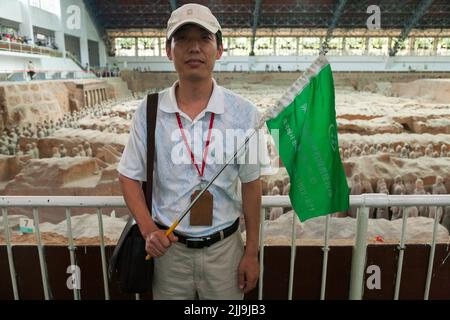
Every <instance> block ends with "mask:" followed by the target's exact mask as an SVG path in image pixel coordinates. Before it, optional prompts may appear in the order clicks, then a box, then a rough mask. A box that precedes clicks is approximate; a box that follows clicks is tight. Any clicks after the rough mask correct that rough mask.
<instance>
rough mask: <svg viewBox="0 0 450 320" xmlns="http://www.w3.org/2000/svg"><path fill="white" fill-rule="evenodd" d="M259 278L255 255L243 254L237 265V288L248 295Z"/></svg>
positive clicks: (257, 262)
mask: <svg viewBox="0 0 450 320" xmlns="http://www.w3.org/2000/svg"><path fill="white" fill-rule="evenodd" d="M258 278H259V261H258V256H257V255H249V254H244V256H243V257H242V259H241V262H240V263H239V288H240V289H241V290H244V293H248V292H250V291H251V290H253V289H254V288H255V287H256V282H257V281H258Z"/></svg>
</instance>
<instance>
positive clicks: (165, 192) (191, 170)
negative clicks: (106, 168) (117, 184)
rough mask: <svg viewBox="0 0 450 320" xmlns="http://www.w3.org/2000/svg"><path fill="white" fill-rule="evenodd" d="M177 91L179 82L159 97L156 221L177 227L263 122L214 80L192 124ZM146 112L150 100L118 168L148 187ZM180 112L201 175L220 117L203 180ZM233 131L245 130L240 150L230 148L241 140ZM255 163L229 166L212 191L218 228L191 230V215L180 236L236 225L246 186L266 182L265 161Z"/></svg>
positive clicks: (140, 112) (134, 124)
mask: <svg viewBox="0 0 450 320" xmlns="http://www.w3.org/2000/svg"><path fill="white" fill-rule="evenodd" d="M177 85H178V82H175V83H174V85H173V86H172V87H170V88H168V89H166V90H164V91H161V92H160V93H159V97H158V110H157V122H156V130H155V139H156V140H155V162H154V174H153V196H152V217H153V219H154V220H155V221H157V222H159V223H161V224H163V225H166V226H170V225H172V223H173V222H174V221H175V220H176V219H178V218H179V217H180V214H181V213H182V211H183V210H184V209H185V208H186V207H187V206H188V205H189V203H190V201H191V195H192V194H193V192H194V191H195V190H199V189H201V188H202V187H203V186H204V185H205V184H206V183H207V182H209V181H210V180H211V179H212V178H213V176H214V175H215V174H216V173H217V172H218V171H219V170H220V169H221V168H222V166H223V163H225V162H226V160H228V159H229V158H230V156H231V155H233V154H234V151H235V150H236V149H237V148H238V147H239V146H240V145H241V144H242V142H243V141H244V137H245V134H248V132H247V130H250V129H252V128H255V127H256V126H257V124H258V120H259V113H258V111H257V109H256V107H255V106H254V105H253V104H252V103H251V102H250V101H248V100H246V99H244V98H242V97H241V96H239V95H237V94H235V93H233V92H231V91H230V90H227V89H225V88H223V87H221V86H219V85H217V84H216V82H215V81H214V80H213V92H212V94H211V97H210V99H209V102H208V105H207V107H206V108H205V109H204V110H203V111H202V112H200V113H199V114H198V115H197V116H196V118H195V119H194V120H191V119H190V117H189V116H187V115H186V114H185V113H184V112H182V111H181V110H180V109H179V107H178V104H177V101H176V97H175V88H176V86H177ZM146 106H147V98H145V99H144V100H143V101H142V103H141V104H140V105H139V107H138V109H137V110H136V113H135V115H134V117H133V120H132V123H131V126H130V136H129V140H128V143H127V145H126V147H125V149H124V151H123V154H122V158H121V160H120V163H119V165H118V171H119V172H120V173H121V174H122V175H124V176H126V177H128V178H130V179H134V180H139V181H146V177H147V175H146V159H147V129H146V127H147V124H146V119H147V117H146V115H147V112H146V108H147V107H146ZM177 112H178V113H179V114H180V118H181V122H182V125H183V129H184V130H185V133H186V137H187V141H188V143H189V144H190V148H191V150H192V152H193V154H194V157H195V161H196V163H197V165H198V166H199V168H200V169H201V164H202V157H203V150H204V145H205V141H206V140H207V135H208V129H209V125H210V119H211V113H214V114H215V119H214V125H213V130H212V138H211V144H210V146H209V149H208V156H207V157H206V166H205V169H204V174H203V177H200V176H199V174H198V172H197V170H196V168H195V167H194V165H193V164H192V161H191V158H190V154H189V152H188V150H187V148H186V145H185V142H184V140H183V137H182V135H181V131H180V128H179V126H178V122H177V118H176V113H177ZM228 129H240V131H238V133H239V135H240V136H239V138H238V140H240V141H241V143H239V142H238V143H235V147H234V149H233V148H231V147H230V146H231V145H232V144H231V142H230V141H234V140H235V139H233V138H232V136H233V134H236V131H232V130H228ZM227 134H228V136H227ZM222 137H223V139H222ZM230 137H231V138H230ZM252 140H253V142H255V141H256V140H257V141H259V142H260V143H265V142H264V141H261V135H260V136H259V139H251V140H250V141H252ZM223 141H226V142H223ZM229 142H230V144H228V143H229ZM250 149H251V147H250V146H249V148H247V149H246V154H247V157H249V150H250ZM243 151H245V150H244V149H243ZM259 152H260V153H261V152H262V154H264V155H267V148H266V146H265V144H264V148H263V151H259ZM242 154H244V152H242V153H241V155H242ZM252 158H253V159H252V160H253V161H252V162H251V163H249V161H247V162H245V163H243V162H242V159H243V158H240V159H241V161H234V162H232V163H231V164H229V165H228V166H227V167H226V168H225V170H224V171H223V172H222V173H221V174H220V175H219V177H218V178H217V179H216V180H215V181H214V182H213V184H212V185H211V186H210V187H209V188H208V191H209V192H211V194H212V195H213V199H214V200H213V225H212V226H190V224H189V214H188V215H187V216H186V217H185V218H184V219H183V220H182V221H181V223H180V224H179V225H178V227H177V231H178V232H180V233H182V234H185V235H188V236H195V237H198V236H205V235H208V234H211V233H213V232H216V231H219V230H221V229H224V228H226V227H228V226H230V225H232V224H233V222H234V221H235V220H236V219H237V218H238V217H239V216H240V214H241V212H242V199H241V194H240V193H241V192H240V183H241V182H242V183H246V182H250V181H254V180H256V179H258V178H259V176H260V171H261V165H260V163H261V159H260V157H258V158H257V159H256V161H254V160H255V158H254V157H252ZM247 160H248V159H247Z"/></svg>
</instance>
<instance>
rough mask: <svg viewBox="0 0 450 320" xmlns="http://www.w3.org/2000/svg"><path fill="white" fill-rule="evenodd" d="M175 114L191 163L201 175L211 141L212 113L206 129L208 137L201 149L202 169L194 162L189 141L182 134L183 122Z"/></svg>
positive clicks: (177, 114) (178, 115)
mask: <svg viewBox="0 0 450 320" xmlns="http://www.w3.org/2000/svg"><path fill="white" fill-rule="evenodd" d="M176 116H177V121H178V127H179V128H180V131H181V135H182V136H183V139H184V143H185V144H186V149H187V150H188V151H189V153H190V154H191V160H192V163H193V164H194V166H195V168H196V169H197V172H198V175H199V176H200V177H202V176H203V172H204V171H205V165H206V155H207V154H208V147H209V143H210V142H211V132H212V127H213V124H214V113H211V120H210V121H209V130H208V138H207V139H206V144H205V148H204V150H203V159H202V170H201V171H200V169H199V168H198V165H197V164H196V163H195V158H194V154H193V153H192V150H191V148H190V147H189V143H188V141H187V139H186V135H185V134H184V130H183V124H182V123H181V118H180V114H179V113H178V112H177V113H176Z"/></svg>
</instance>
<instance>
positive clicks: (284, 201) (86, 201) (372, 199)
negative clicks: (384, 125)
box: [0, 194, 450, 300]
mask: <svg viewBox="0 0 450 320" xmlns="http://www.w3.org/2000/svg"><path fill="white" fill-rule="evenodd" d="M350 205H351V206H352V207H357V208H358V211H357V226H356V241H355V244H354V246H353V253H352V263H351V271H350V272H351V276H350V292H349V298H350V299H352V300H360V299H362V296H363V281H364V268H365V263H366V251H367V229H368V220H369V208H370V207H378V208H386V207H390V206H396V207H410V206H433V207H443V206H450V195H401V196H396V195H385V194H363V195H355V196H350ZM290 206H291V204H290V201H289V197H288V196H263V197H262V208H261V224H260V238H259V245H260V278H259V279H260V281H259V287H258V298H259V299H262V298H263V281H262V279H263V276H264V223H263V222H264V220H265V218H266V209H267V208H270V207H290ZM11 207H29V208H32V209H33V218H34V222H35V236H36V242H37V247H38V256H39V263H40V268H41V276H42V284H43V288H44V297H45V299H50V296H49V284H48V274H47V264H46V261H45V256H44V251H43V245H42V242H41V236H40V229H39V211H38V210H39V209H38V208H43V207H63V208H66V223H67V238H68V250H69V252H70V262H71V264H72V265H75V246H74V243H73V235H72V226H71V209H70V208H76V207H91V208H97V215H98V222H99V238H100V248H101V261H102V272H103V283H104V291H105V299H107V300H109V299H110V295H109V287H108V278H107V273H106V270H107V265H106V264H107V262H106V255H105V242H104V232H103V218H102V214H101V210H102V208H124V207H126V204H125V201H124V200H123V198H122V197H121V196H98V197H97V196H92V197H67V196H48V197H47V196H32V197H28V196H2V197H0V208H1V209H2V215H3V224H4V230H5V232H4V233H5V239H6V246H7V255H8V263H9V269H10V276H11V283H12V289H13V294H14V299H16V300H17V299H19V294H18V289H17V282H16V273H15V268H14V260H13V256H12V243H11V234H10V231H9V223H8V208H11ZM404 212H405V214H404V215H403V218H402V219H403V221H402V231H401V235H400V244H399V247H398V250H399V259H398V264H397V277H396V282H395V292H394V299H395V300H397V299H398V298H399V291H400V280H401V274H402V266H403V255H404V251H405V248H406V247H405V232H406V221H407V218H408V217H407V210H404ZM296 219H297V217H296V215H293V220H292V238H291V259H290V272H289V287H288V299H292V289H293V281H294V279H293V278H294V264H295V250H296V234H295V222H296ZM434 219H435V220H434V224H433V233H432V241H431V243H430V256H429V261H428V271H427V278H426V285H425V292H424V299H425V300H427V299H428V297H429V292H430V287H431V278H432V270H433V262H434V253H435V247H436V236H437V226H438V221H439V214H438V213H437V214H436V215H435V218H434ZM329 223H330V219H329V216H327V217H326V219H325V235H324V246H323V247H322V250H323V252H324V253H323V265H322V281H321V290H320V299H322V300H323V299H325V290H326V279H327V265H328V251H329V250H330V248H329ZM449 285H450V284H449ZM139 298H140V297H139V295H136V299H139ZM74 299H75V300H78V299H80V292H79V290H77V289H76V288H74Z"/></svg>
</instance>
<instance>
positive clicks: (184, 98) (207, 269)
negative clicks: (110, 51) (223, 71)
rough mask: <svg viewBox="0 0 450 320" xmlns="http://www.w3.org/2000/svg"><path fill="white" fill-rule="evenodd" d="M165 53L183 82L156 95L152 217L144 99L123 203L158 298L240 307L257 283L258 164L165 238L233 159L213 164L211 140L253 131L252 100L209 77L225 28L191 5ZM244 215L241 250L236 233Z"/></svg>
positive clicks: (215, 187) (230, 171)
mask: <svg viewBox="0 0 450 320" xmlns="http://www.w3.org/2000/svg"><path fill="white" fill-rule="evenodd" d="M166 53H167V56H168V58H169V59H170V60H171V61H172V62H173V64H174V66H175V69H176V72H177V74H178V81H176V82H175V83H174V84H173V86H172V87H171V88H168V89H166V90H163V91H161V92H160V93H159V99H158V111H157V122H156V130H155V139H156V146H155V168H154V179H153V196H152V208H151V210H149V209H148V208H147V207H146V204H145V198H144V194H143V192H142V191H141V187H140V181H145V180H146V170H145V169H146V157H147V150H146V137H147V133H146V99H144V101H143V102H142V103H141V105H140V106H139V107H138V109H137V111H136V113H135V116H134V118H133V121H132V124H131V127H130V137H129V141H128V143H127V145H126V147H125V150H124V152H123V155H122V158H121V161H120V163H119V166H118V171H119V173H120V175H119V177H120V182H121V186H122V190H123V194H124V198H125V201H126V203H127V205H128V208H129V209H130V212H131V213H132V215H133V217H134V219H135V220H136V222H137V224H138V225H139V229H140V231H141V233H142V235H143V237H144V238H145V239H146V251H147V252H148V254H149V255H151V256H152V257H153V258H154V259H155V260H154V262H155V269H154V276H153V282H152V285H153V297H154V299H242V298H243V296H244V293H247V292H249V291H250V290H252V289H253V288H255V286H256V282H257V280H258V275H259V262H258V238H259V212H260V208H261V183H260V179H259V177H260V165H259V162H258V161H257V162H256V163H242V164H239V163H236V162H234V163H231V164H230V165H229V166H227V168H226V169H225V170H224V171H223V172H222V174H221V175H220V176H219V177H218V178H217V179H216V180H215V181H214V183H213V184H212V185H211V186H210V187H209V188H208V190H207V191H206V192H205V194H204V195H203V196H202V197H201V198H200V200H199V203H200V204H199V205H198V206H197V208H200V209H194V208H193V209H191V210H190V213H189V215H188V216H186V219H183V220H182V221H181V223H180V224H179V225H178V226H177V228H176V229H175V232H174V235H170V236H168V237H166V236H165V231H164V230H165V229H167V228H168V227H170V226H171V225H172V223H173V222H174V221H175V220H176V219H177V218H179V215H180V213H181V212H182V211H183V209H185V208H186V207H187V206H188V205H189V203H190V202H191V200H192V199H193V198H194V197H195V195H196V194H197V193H198V192H199V190H201V189H203V187H204V186H205V185H206V184H207V182H208V181H210V180H211V179H212V177H213V176H214V175H215V173H216V172H218V171H219V170H220V168H221V167H222V165H223V163H224V162H225V161H223V160H227V159H228V156H229V154H227V155H226V157H225V156H224V159H223V160H222V161H221V162H217V161H216V162H215V160H214V159H213V158H214V156H213V155H212V153H213V152H212V150H211V148H210V150H209V151H210V153H208V152H207V149H208V145H209V142H210V141H212V143H211V144H212V145H215V144H217V143H222V141H221V139H220V138H223V137H225V136H226V132H225V131H226V130H229V129H239V130H241V132H242V133H244V132H245V131H246V130H249V129H250V128H254V127H256V126H257V123H258V120H259V119H258V118H259V115H258V112H257V109H256V107H255V106H254V105H253V104H252V103H251V102H249V101H248V100H245V99H244V98H242V97H240V96H238V95H236V94H234V93H233V92H231V91H229V90H227V89H225V88H223V87H221V86H219V85H217V83H216V82H215V80H214V79H213V77H212V71H213V68H214V64H215V62H216V60H217V59H219V58H220V57H221V56H222V53H223V45H222V37H221V27H220V24H219V22H218V21H217V19H216V17H215V16H214V15H213V14H212V13H211V11H210V10H209V9H208V8H207V7H205V6H202V5H198V4H186V5H183V6H182V7H180V8H178V9H176V10H174V11H173V12H172V14H171V16H170V19H169V21H168V23H167V41H166ZM222 140H223V139H222ZM196 146H199V147H198V148H196ZM205 149H206V150H205ZM249 149H250V148H249ZM249 149H247V154H248V152H249ZM219 150H220V149H219V148H214V152H215V156H218V153H222V155H223V152H219ZM223 150H225V149H223ZM180 154H181V156H179V155H180ZM219 156H220V154H219ZM216 160H217V158H216ZM149 211H151V217H150V212H149ZM241 213H243V214H244V216H245V224H246V231H247V236H246V245H245V248H244V244H243V241H242V237H241V234H240V232H238V231H237V230H238V227H239V217H240V215H241Z"/></svg>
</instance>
